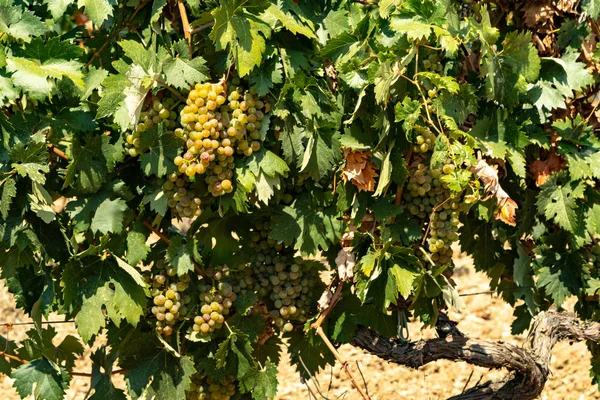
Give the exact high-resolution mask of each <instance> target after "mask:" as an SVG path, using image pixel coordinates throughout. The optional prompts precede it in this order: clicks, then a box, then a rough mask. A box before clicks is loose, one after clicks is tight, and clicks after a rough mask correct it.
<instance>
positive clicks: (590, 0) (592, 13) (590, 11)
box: [581, 0, 600, 19]
mask: <svg viewBox="0 0 600 400" xmlns="http://www.w3.org/2000/svg"><path fill="white" fill-rule="evenodd" d="M581 9H582V10H583V11H584V12H585V13H586V14H587V15H588V16H589V17H590V18H591V19H596V18H598V16H600V1H598V0H583V1H582V2H581Z"/></svg>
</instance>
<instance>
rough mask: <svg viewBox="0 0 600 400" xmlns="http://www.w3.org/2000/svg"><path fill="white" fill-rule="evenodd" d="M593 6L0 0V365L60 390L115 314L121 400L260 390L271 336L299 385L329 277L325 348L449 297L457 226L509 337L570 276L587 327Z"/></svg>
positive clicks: (100, 375)
mask: <svg viewBox="0 0 600 400" xmlns="http://www.w3.org/2000/svg"><path fill="white" fill-rule="evenodd" d="M78 7H79V8H78ZM599 16H600V4H599V3H598V2H597V1H595V0H583V1H570V0H560V1H550V0H547V1H539V2H526V1H523V2H508V1H502V0H497V1H493V2H472V1H454V0H453V1H450V0H426V1H418V0H406V1H401V0H380V1H379V2H376V1H351V0H339V1H337V0H331V1H326V0H322V1H319V0H306V1H305V0H303V1H300V2H298V4H296V3H295V2H293V1H291V0H232V1H221V2H218V1H202V2H201V1H198V0H189V1H184V2H181V1H180V2H177V1H175V0H153V1H149V0H129V1H126V2H125V1H122V2H119V1H114V0H79V1H78V2H74V1H72V0H44V1H33V0H31V1H26V0H24V1H21V0H0V100H1V101H2V113H0V128H1V132H2V136H1V138H2V141H1V143H0V237H1V241H0V271H1V278H2V279H3V280H5V281H6V285H7V287H8V289H9V290H10V291H11V292H12V293H13V294H14V296H15V299H16V301H17V305H18V306H19V307H20V308H22V309H23V310H24V311H25V312H26V313H28V314H29V315H30V316H31V317H32V318H33V320H34V321H35V327H34V328H33V329H32V330H31V331H30V332H29V338H28V339H27V340H26V341H25V342H23V343H14V342H9V341H7V340H6V339H5V338H4V337H2V338H0V339H1V340H0V342H1V343H2V346H3V347H5V349H6V350H5V352H4V353H3V355H4V357H0V372H1V373H3V374H6V375H10V376H11V378H13V379H14V380H15V383H14V386H15V388H16V390H17V391H18V393H19V394H20V395H21V396H23V397H25V396H27V395H29V394H31V393H32V392H33V393H34V394H35V396H36V398H40V399H45V400H55V399H60V398H62V397H63V395H64V392H65V391H66V390H67V388H68V386H69V381H70V373H71V372H72V370H73V366H74V359H75V358H76V357H77V356H78V355H80V354H82V352H83V345H91V344H93V343H94V342H95V341H96V340H97V339H98V336H99V335H100V334H101V333H102V332H106V340H105V342H102V343H103V344H102V345H101V346H100V347H99V349H98V350H96V351H95V352H94V353H93V355H92V361H93V369H92V374H91V375H92V376H91V386H92V387H91V391H90V394H89V396H90V397H89V398H91V399H97V398H107V399H124V398H126V396H125V393H124V392H123V391H122V390H121V389H117V388H115V387H114V385H113V383H112V381H111V376H112V373H113V371H114V369H113V365H116V366H117V367H118V368H119V369H121V372H122V373H123V374H124V378H125V381H126V384H127V394H128V395H129V396H131V398H133V399H136V398H140V397H142V396H144V395H145V396H146V397H145V398H157V399H186V398H189V399H192V398H193V399H228V398H254V399H257V400H258V399H267V398H272V397H273V396H274V395H275V393H276V390H277V384H278V383H277V379H276V375H277V365H278V363H279V361H280V351H281V350H282V346H284V345H285V346H287V351H288V352H289V353H290V354H291V361H292V362H293V363H294V364H295V365H297V369H298V372H299V374H301V375H304V376H305V377H308V376H310V374H312V373H314V372H315V371H317V370H318V369H319V368H322V367H324V366H325V365H326V364H328V363H333V362H334V358H333V355H332V354H331V353H330V351H329V349H328V348H327V346H326V345H325V343H324V342H323V340H322V339H321V338H320V337H319V336H318V335H317V334H316V333H315V330H314V329H312V328H311V324H312V323H314V322H315V321H316V320H317V318H318V316H319V315H320V312H322V311H323V310H325V309H327V307H328V304H327V302H328V299H330V297H331V296H328V295H324V296H323V297H322V298H321V300H320V301H319V298H320V296H321V293H323V291H324V290H327V291H328V292H327V291H326V293H332V292H333V290H334V289H335V288H338V289H339V290H338V293H341V300H340V301H339V302H338V303H337V304H336V305H335V307H334V308H333V309H332V310H328V312H329V311H331V313H330V314H329V315H328V316H327V318H325V319H324V322H323V323H322V327H323V329H324V331H325V333H326V334H327V336H328V337H329V338H330V340H332V341H333V343H336V344H339V343H348V342H350V341H351V340H352V338H353V333H354V331H355V329H356V327H357V326H359V325H363V326H368V327H370V328H371V329H373V330H376V331H377V332H379V333H381V334H383V335H385V336H389V337H394V336H399V335H400V336H401V337H402V338H405V335H406V333H405V329H404V328H405V321H406V320H407V319H412V318H415V319H419V320H420V321H422V322H423V324H424V325H434V324H435V322H436V319H437V317H438V313H439V311H440V310H444V309H447V308H455V309H459V310H460V309H461V308H462V303H461V301H460V297H459V296H458V291H459V290H460V288H456V287H455V284H454V282H453V280H452V271H453V264H452V254H453V250H452V249H453V247H455V245H457V244H459V245H460V248H461V249H462V250H463V251H465V252H466V253H467V254H469V255H470V256H472V258H473V260H474V263H475V266H476V268H477V269H478V270H480V271H484V272H485V273H486V274H487V275H488V276H489V277H490V280H491V285H492V287H493V288H494V289H495V290H496V289H497V290H498V291H499V293H501V294H502V296H503V298H504V299H505V300H506V301H507V302H509V303H510V304H512V305H513V306H514V310H515V319H514V322H513V332H514V333H515V334H516V333H520V332H523V331H524V330H525V329H526V328H527V327H528V326H529V323H530V321H531V319H532V317H533V316H535V315H536V314H537V313H539V312H540V311H542V310H546V309H548V308H549V307H551V306H552V305H557V306H558V307H560V306H561V305H562V304H563V303H564V301H565V300H566V299H567V298H568V297H569V296H576V297H577V304H576V311H577V313H579V315H580V316H581V317H582V318H586V319H594V320H600V305H599V302H598V294H597V291H598V290H600V247H599V246H598V242H597V241H598V240H599V239H600V202H599V199H600V193H599V192H598V183H599V182H600V180H599V179H600V141H599V140H598V135H597V129H598V120H599V116H600V114H599V113H597V112H596V109H597V106H598V104H600V95H599V94H598V85H599V84H598V72H599V71H600V70H599V67H600V46H598V45H597V43H598V42H600V28H599V25H598V23H599V21H598V17H599ZM595 129H596V131H595ZM51 313H57V314H59V315H62V316H64V318H65V319H74V321H75V324H76V326H77V331H78V333H79V336H80V338H74V337H72V336H69V337H67V338H66V339H64V341H63V342H62V343H61V344H59V345H57V344H56V343H53V342H52V339H53V338H54V336H55V335H56V330H55V328H53V327H52V326H50V325H42V324H41V322H42V321H43V319H44V318H48V316H49V315H50V314H51ZM399 321H400V322H399ZM6 322H10V321H6ZM320 323H321V322H319V324H320ZM103 340H104V339H103ZM591 351H592V353H593V356H594V358H593V360H594V361H593V365H592V369H591V370H592V374H594V376H595V379H596V382H597V379H598V377H599V376H600V349H598V348H591ZM7 356H8V357H7Z"/></svg>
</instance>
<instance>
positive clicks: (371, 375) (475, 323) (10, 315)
mask: <svg viewBox="0 0 600 400" xmlns="http://www.w3.org/2000/svg"><path fill="white" fill-rule="evenodd" d="M459 263H460V265H461V267H460V271H461V274H459V276H455V280H456V281H457V283H458V287H459V291H460V292H461V293H472V292H480V291H486V290H489V287H488V284H487V279H486V278H485V276H484V275H483V274H480V273H476V272H475V271H474V270H473V268H472V267H471V265H470V263H469V260H468V259H466V258H461V259H460V260H459ZM457 275H458V274H457ZM463 299H464V300H465V304H466V306H467V310H466V311H465V312H464V313H462V314H456V313H451V315H450V317H451V318H452V319H453V320H455V321H458V322H459V326H458V327H459V328H460V329H461V331H462V332H463V333H465V334H466V335H469V336H472V337H474V338H480V339H488V340H502V341H505V342H508V343H512V344H515V345H520V344H522V343H523V342H524V339H525V336H524V335H519V336H513V335H511V333H510V324H511V321H512V309H511V308H510V307H509V306H508V305H507V304H505V303H504V302H503V301H502V300H501V299H499V298H497V297H496V296H490V295H478V296H471V297H464V298H463ZM570 304H572V302H571V303H570ZM0 316H1V317H0V320H1V321H0V322H4V321H12V322H21V321H28V318H27V317H26V316H24V315H23V313H21V312H20V311H19V310H17V309H16V308H15V306H14V301H13V300H12V298H11V297H10V296H9V293H8V292H7V291H6V289H5V288H4V286H1V285H0ZM55 319H58V318H55ZM56 328H57V330H58V332H59V334H58V336H57V338H56V343H60V341H61V340H62V338H64V336H66V335H68V334H72V335H74V334H76V331H75V329H74V326H73V325H71V324H60V325H56ZM2 329H4V331H3V332H2V334H3V335H6V331H5V328H2ZM27 329H28V327H22V326H17V327H14V328H13V329H12V331H11V332H10V336H9V337H10V339H11V340H21V339H23V338H24V337H25V332H26V331H27ZM410 332H411V338H412V339H419V338H429V337H433V335H434V333H433V332H432V331H431V330H425V331H421V330H420V328H419V325H418V324H411V325H410ZM91 351H92V349H89V348H86V351H85V353H84V355H83V357H81V359H80V360H78V361H77V364H76V370H77V371H82V372H89V371H90V370H91V365H90V363H89V361H88V360H89V355H90V353H91ZM340 353H341V355H342V357H344V358H345V359H346V360H348V361H349V362H351V363H352V370H353V371H354V372H355V374H356V376H360V374H359V372H358V366H357V363H358V365H359V366H360V370H361V371H362V374H363V375H364V379H365V381H366V384H367V388H368V390H369V394H370V395H371V396H372V398H373V399H394V400H405V399H410V400H413V399H420V400H421V399H423V400H425V399H427V400H429V399H432V400H433V399H444V398H446V397H449V396H451V395H456V394H459V393H460V392H461V391H462V390H463V388H464V387H465V385H467V383H468V386H472V385H474V384H475V383H477V382H478V381H479V380H481V381H482V382H484V381H486V380H489V379H494V378H498V377H500V376H502V375H503V374H504V373H505V371H489V370H486V369H485V368H480V367H474V366H471V365H468V364H466V363H453V362H450V361H438V362H436V363H432V364H428V365H426V366H425V367H422V368H419V369H418V370H410V369H408V368H405V367H400V366H397V365H394V364H390V363H387V362H385V361H381V360H379V359H378V358H377V357H374V356H371V355H368V354H365V353H363V352H362V351H361V350H357V349H355V348H353V347H352V346H349V345H345V346H342V347H341V348H340ZM553 355H554V357H553V358H552V363H551V368H552V375H551V376H550V379H549V381H548V383H547V384H546V387H545V389H544V392H543V393H542V396H541V399H543V400H555V399H556V400H563V399H568V400H571V399H573V400H584V399H600V391H599V390H598V388H597V387H596V386H595V385H592V383H591V379H590V377H589V374H588V370H589V354H588V352H587V349H586V346H585V344H584V343H575V344H573V345H569V344H568V343H566V342H562V343H559V344H557V346H556V347H555V348H554V351H553ZM287 359H288V357H287V355H284V362H283V364H282V367H281V370H280V373H279V377H278V379H279V382H280V388H279V394H278V395H277V397H276V400H300V399H310V397H309V393H308V389H307V387H306V385H305V384H303V383H302V382H300V380H299V379H298V375H297V373H296V372H295V370H294V367H292V366H289V365H286V362H285V360H287ZM469 377H470V380H469ZM359 379H360V378H359ZM317 382H318V383H317ZM115 384H117V385H118V386H120V387H122V386H123V381H122V379H121V378H119V377H116V378H115ZM308 385H309V386H310V387H311V390H312V391H313V392H315V393H316V392H317V389H316V388H315V387H316V385H319V390H320V391H321V392H322V393H323V395H325V396H326V397H327V398H328V399H331V400H333V399H346V400H354V399H356V400H358V399H359V396H358V394H357V393H356V392H355V391H354V389H353V388H352V386H351V385H350V383H349V381H348V380H347V379H345V375H344V374H343V372H341V371H340V369H339V366H336V367H334V368H332V369H329V370H326V371H323V372H321V373H320V374H318V375H317V377H316V379H313V380H311V381H310V382H308ZM88 388H89V378H81V377H77V378H75V379H74V380H73V381H72V382H71V388H70V390H69V391H68V394H67V396H66V399H68V400H82V399H84V398H85V394H86V393H87V391H88ZM18 398H19V397H18V396H17V394H16V393H15V391H14V389H13V388H12V382H11V380H10V378H7V377H5V376H2V375H0V400H13V399H15V400H16V399H18ZM107 400H110V399H107ZM173 400H177V399H173Z"/></svg>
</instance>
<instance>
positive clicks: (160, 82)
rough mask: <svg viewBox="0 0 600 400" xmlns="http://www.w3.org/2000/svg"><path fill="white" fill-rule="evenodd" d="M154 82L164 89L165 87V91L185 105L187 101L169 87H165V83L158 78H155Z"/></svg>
mask: <svg viewBox="0 0 600 400" xmlns="http://www.w3.org/2000/svg"><path fill="white" fill-rule="evenodd" d="M154 80H155V81H156V83H158V84H161V85H163V86H164V87H166V88H167V90H169V92H171V93H173V95H174V96H175V97H177V98H178V99H179V101H181V102H182V103H183V104H186V101H187V99H186V98H185V97H183V96H182V95H181V94H180V93H179V92H178V91H177V90H175V89H173V88H172V87H171V86H169V85H167V83H166V82H165V81H163V80H162V79H160V78H155V79H154Z"/></svg>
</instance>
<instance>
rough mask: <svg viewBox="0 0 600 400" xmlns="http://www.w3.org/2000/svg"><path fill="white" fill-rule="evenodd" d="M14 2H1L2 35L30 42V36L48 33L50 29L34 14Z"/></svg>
mask: <svg viewBox="0 0 600 400" xmlns="http://www.w3.org/2000/svg"><path fill="white" fill-rule="evenodd" d="M18 4H19V5H16V4H14V3H13V1H12V0H2V1H0V33H2V34H7V35H8V36H12V37H13V38H15V39H18V40H23V41H24V42H29V41H30V40H31V37H30V36H38V35H42V34H44V33H46V32H47V31H48V27H47V26H46V24H44V22H43V21H42V20H40V18H39V17H37V16H36V15H35V14H34V13H33V12H31V11H29V10H27V9H23V8H22V7H21V6H20V3H18Z"/></svg>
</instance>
